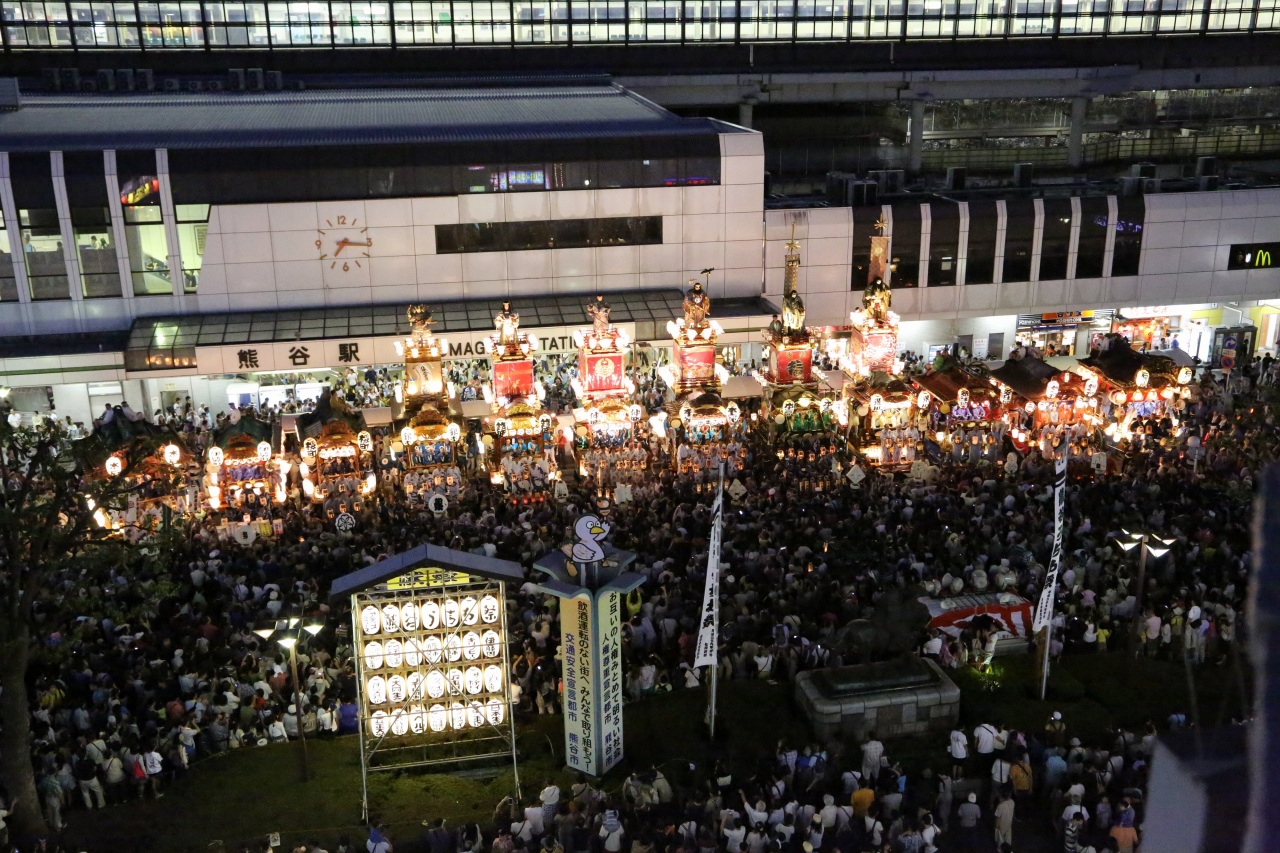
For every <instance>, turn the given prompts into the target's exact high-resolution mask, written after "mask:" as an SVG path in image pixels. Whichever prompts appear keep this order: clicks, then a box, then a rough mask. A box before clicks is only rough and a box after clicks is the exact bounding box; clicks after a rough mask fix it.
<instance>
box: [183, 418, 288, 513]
mask: <svg viewBox="0 0 1280 853" xmlns="http://www.w3.org/2000/svg"><path fill="white" fill-rule="evenodd" d="M272 439H273V432H272V427H271V424H270V423H268V422H266V421H262V420H259V419H258V418H257V417H256V416H254V415H253V414H251V413H249V412H240V411H235V412H232V415H231V417H230V418H229V419H228V420H227V421H226V423H224V424H223V425H222V426H220V427H219V428H218V429H217V430H216V431H215V432H214V434H213V443H212V444H211V445H210V447H209V449H208V451H207V452H206V454H205V470H204V482H203V486H204V493H205V497H206V500H207V501H208V503H209V508H210V509H214V510H222V511H225V512H227V513H228V515H235V516H238V517H242V518H244V519H245V520H252V519H261V518H266V517H268V516H269V515H270V510H271V504H272V502H273V501H274V502H275V503H284V501H285V498H286V494H285V491H286V489H285V480H286V477H287V475H288V469H289V467H291V463H289V462H287V461H286V460H284V459H283V457H281V458H278V459H277V458H275V454H274V442H273V440H272Z"/></svg>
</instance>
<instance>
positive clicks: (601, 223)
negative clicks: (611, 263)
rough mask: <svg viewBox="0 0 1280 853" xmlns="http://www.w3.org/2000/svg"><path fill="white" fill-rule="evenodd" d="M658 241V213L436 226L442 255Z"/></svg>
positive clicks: (637, 243)
mask: <svg viewBox="0 0 1280 853" xmlns="http://www.w3.org/2000/svg"><path fill="white" fill-rule="evenodd" d="M661 242H662V217H661V216H618V217H612V218H609V219H556V220H536V221H531V222H477V223H468V224H463V225H437V226H436V252H437V253H438V254H441V255H448V254H456V253H459V252H510V251H522V250H529V249H583V248H587V247H592V246H599V247H604V246H646V245H655V244H660V243H661Z"/></svg>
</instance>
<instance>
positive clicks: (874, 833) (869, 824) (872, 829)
mask: <svg viewBox="0 0 1280 853" xmlns="http://www.w3.org/2000/svg"><path fill="white" fill-rule="evenodd" d="M883 843H884V824H883V823H881V821H880V806H879V805H878V804H876V803H872V804H871V806H870V808H868V809H867V813H866V815H865V816H864V817H863V818H862V849H863V850H864V851H878V850H879V849H880V846H881V844H883Z"/></svg>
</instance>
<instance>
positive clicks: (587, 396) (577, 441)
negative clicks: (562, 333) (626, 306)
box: [571, 295, 648, 486]
mask: <svg viewBox="0 0 1280 853" xmlns="http://www.w3.org/2000/svg"><path fill="white" fill-rule="evenodd" d="M586 311H587V316H588V317H589V318H590V319H591V326H590V327H587V328H581V329H578V330H577V331H575V332H574V333H573V341H574V343H575V344H577V347H578V375H577V376H576V377H575V378H574V379H573V380H572V382H571V385H572V387H573V392H574V394H575V395H577V398H578V400H579V401H580V402H581V405H580V406H579V407H578V408H576V409H574V412H573V416H574V427H573V443H574V450H575V453H576V454H577V457H578V459H579V469H578V473H579V475H580V476H584V477H591V478H593V479H594V480H596V482H597V483H598V484H599V485H601V486H603V485H604V481H605V479H606V477H610V478H613V479H618V478H619V477H620V476H621V477H622V478H625V477H626V476H628V475H626V474H624V473H623V472H627V471H638V470H643V469H644V468H647V467H648V462H647V454H645V453H644V452H643V450H642V449H641V448H640V447H639V445H638V444H637V443H636V439H639V438H641V437H642V434H643V433H644V432H646V431H647V428H648V424H647V423H646V422H645V419H644V408H643V407H642V406H641V405H640V404H639V403H636V402H635V400H634V395H635V383H633V382H632V381H631V380H630V379H629V378H628V377H627V373H626V354H627V349H628V347H629V346H630V345H631V341H630V339H629V338H628V336H627V333H626V331H625V330H624V329H621V328H619V327H617V326H614V325H613V323H612V322H610V319H609V317H610V314H611V313H612V308H611V307H610V305H609V303H608V302H606V301H605V299H604V297H603V296H599V295H597V296H596V299H595V302H592V303H590V304H588V305H587V309H586Z"/></svg>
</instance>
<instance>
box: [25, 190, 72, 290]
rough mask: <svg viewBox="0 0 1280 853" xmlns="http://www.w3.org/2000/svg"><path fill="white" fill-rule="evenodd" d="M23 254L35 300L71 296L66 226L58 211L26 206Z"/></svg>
mask: <svg viewBox="0 0 1280 853" xmlns="http://www.w3.org/2000/svg"><path fill="white" fill-rule="evenodd" d="M18 217H19V219H21V220H22V257H23V259H24V260H25V261H26V264H27V281H28V282H29V283H30V285H31V298H32V299H33V300H37V301H39V300H46V299H69V298H70V297H71V283H70V281H69V280H68V278H67V259H66V255H65V254H64V253H63V249H62V229H61V228H60V227H59V225H58V211H57V210H54V209H53V208H44V209H42V210H28V209H25V208H24V209H22V210H19V211H18Z"/></svg>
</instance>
